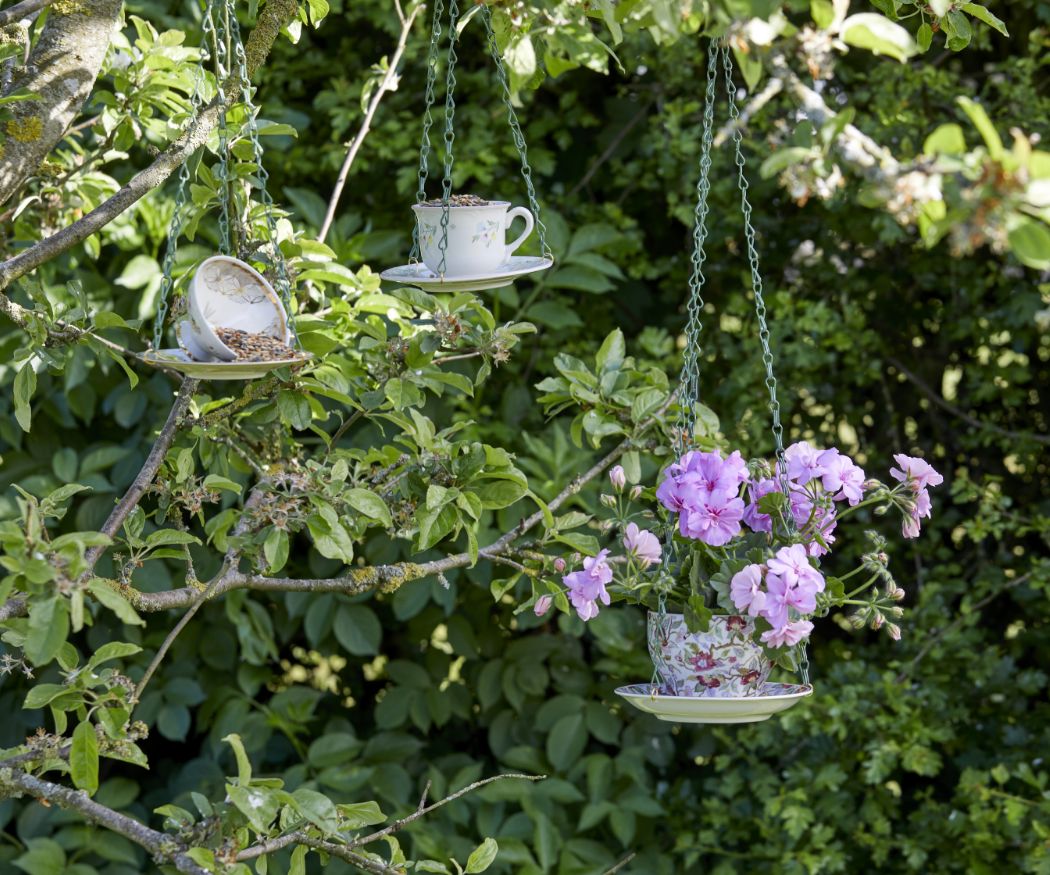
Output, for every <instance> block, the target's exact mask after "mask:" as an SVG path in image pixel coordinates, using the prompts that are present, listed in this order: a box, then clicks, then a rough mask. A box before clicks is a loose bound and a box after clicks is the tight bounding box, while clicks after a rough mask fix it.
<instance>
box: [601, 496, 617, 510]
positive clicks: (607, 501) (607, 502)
mask: <svg viewBox="0 0 1050 875" xmlns="http://www.w3.org/2000/svg"><path fill="white" fill-rule="evenodd" d="M598 500H599V501H601V503H602V505H603V506H605V507H616V496H615V495H609V494H608V493H603V494H602V497H601V498H600V499H598Z"/></svg>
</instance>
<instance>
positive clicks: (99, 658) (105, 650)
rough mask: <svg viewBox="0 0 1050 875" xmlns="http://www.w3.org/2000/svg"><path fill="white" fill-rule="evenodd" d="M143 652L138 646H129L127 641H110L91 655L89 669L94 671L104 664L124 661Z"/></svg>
mask: <svg viewBox="0 0 1050 875" xmlns="http://www.w3.org/2000/svg"><path fill="white" fill-rule="evenodd" d="M141 652H142V648H141V647H139V646H138V645H137V644H129V643H128V642H126V641H110V642H108V643H106V644H103V645H102V646H101V647H100V648H99V649H98V650H96V651H95V652H94V653H93V654H91V659H89V660H88V664H87V668H88V669H89V670H90V669H94V668H97V667H98V666H100V665H102V663H104V662H109V661H110V660H111V659H123V658H124V657H125V656H134V655H135V654H136V653H141Z"/></svg>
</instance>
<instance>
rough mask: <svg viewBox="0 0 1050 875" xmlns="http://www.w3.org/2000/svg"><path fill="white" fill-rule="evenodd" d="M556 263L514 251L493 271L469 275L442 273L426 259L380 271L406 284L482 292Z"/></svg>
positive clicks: (434, 289)
mask: <svg viewBox="0 0 1050 875" xmlns="http://www.w3.org/2000/svg"><path fill="white" fill-rule="evenodd" d="M553 264H554V260H553V259H550V258H542V257H540V256H538V255H512V256H511V257H510V261H508V262H507V263H506V264H505V265H504V266H503V267H501V268H499V269H498V270H494V271H492V272H491V273H483V274H470V275H469V276H452V275H451V274H445V276H444V277H440V276H438V275H437V274H436V273H434V271H432V270H431V269H430V268H429V267H427V266H426V265H425V264H423V263H422V262H419V263H417V264H402V265H401V266H400V267H391V268H389V269H388V270H384V271H383V272H382V273H381V274H379V276H380V278H381V279H385V280H388V281H390V282H392V283H399V284H400V285H403V286H418V287H419V288H421V289H427V290H430V291H437V292H480V291H482V290H484V289H499V288H502V287H503V286H509V285H510V284H511V283H512V282H514V280H516V279H517V278H518V277H521V276H526V275H527V274H530V273H536V272H537V271H540V270H547V269H548V268H549V267H551V266H552V265H553Z"/></svg>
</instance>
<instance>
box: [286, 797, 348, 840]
mask: <svg viewBox="0 0 1050 875" xmlns="http://www.w3.org/2000/svg"><path fill="white" fill-rule="evenodd" d="M292 798H293V799H294V800H295V807H296V808H297V809H298V810H299V813H300V814H302V816H303V817H305V818H306V819H307V820H308V821H310V823H312V824H313V825H314V826H316V827H317V828H318V829H320V830H321V831H322V832H325V833H334V832H337V831H338V830H339V813H338V811H336V807H335V803H334V802H332V800H331V799H329V798H328V797H327V796H325V795H324V794H323V793H318V792H317V791H316V790H308V789H306V788H305V787H300V788H299V789H298V790H296V791H295V792H294V793H292Z"/></svg>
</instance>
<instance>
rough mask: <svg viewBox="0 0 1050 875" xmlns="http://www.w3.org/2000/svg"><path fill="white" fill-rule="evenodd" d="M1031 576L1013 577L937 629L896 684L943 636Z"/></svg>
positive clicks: (901, 681)
mask: <svg viewBox="0 0 1050 875" xmlns="http://www.w3.org/2000/svg"><path fill="white" fill-rule="evenodd" d="M1031 576H1032V574H1031V572H1029V573H1028V574H1022V575H1021V576H1020V577H1015V578H1014V579H1013V580H1010V581H1008V582H1007V583H1006V584H1005V585H1004V586H1001V587H999V589H997V590H995V591H994V592H990V593H988V595H986V596H985V597H984V598H983V599H981V600H980V601H978V602H977V603H976V604H975V605H974V606H973V607H971V608H970V609H969V610H967V611H966V613H965V614H960V615H959V616H958V617H956V618H955V620H953V621H952V622H951V623H949V624H948V625H947V626H941V627H940V628H938V629H937V630H936V631H935V632H933V633H932V634H931V635H930V636H929V637H928V638H927V639H926V643H925V644H924V645H923V646H922V648H921V649H920V650H919V652H918V653H917V654H915V658H914V659H912V661H911V663H909V665H908V667H907V668H905V669H904V670H903V671H901V673H900V674H898V675H897V683H903V682H904V681H905V680H907V679H908V678H909V677H911V674H912V672H914V671H915V668H916V666H918V664H919V663H920V662H922V661H923V660H924V659H925V658H926V657H927V656H928V655H929V652H930V651H931V650H932V649H933V647H934V645H935V644H936V643H937V642H938V641H940V640H941V639H942V638H943V637H944V636H945V635H948V634H949V633H951V632H954V631H955V630H956V629H958V628H959V627H960V626H961V625H962V624H963V623H965V622H966V621H967V620H968V619H969V618H970V617H972V616H973V615H974V614H976V613H978V612H979V611H980V610H981V609H982V608H984V607H987V606H988V605H989V604H991V603H992V602H993V601H995V599H997V598H999V596H1001V595H1002V594H1003V593H1005V592H1009V591H1010V590H1011V589H1013V588H1014V587H1015V586H1020V585H1021V584H1022V583H1027V582H1028V580H1029V578H1031Z"/></svg>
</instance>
